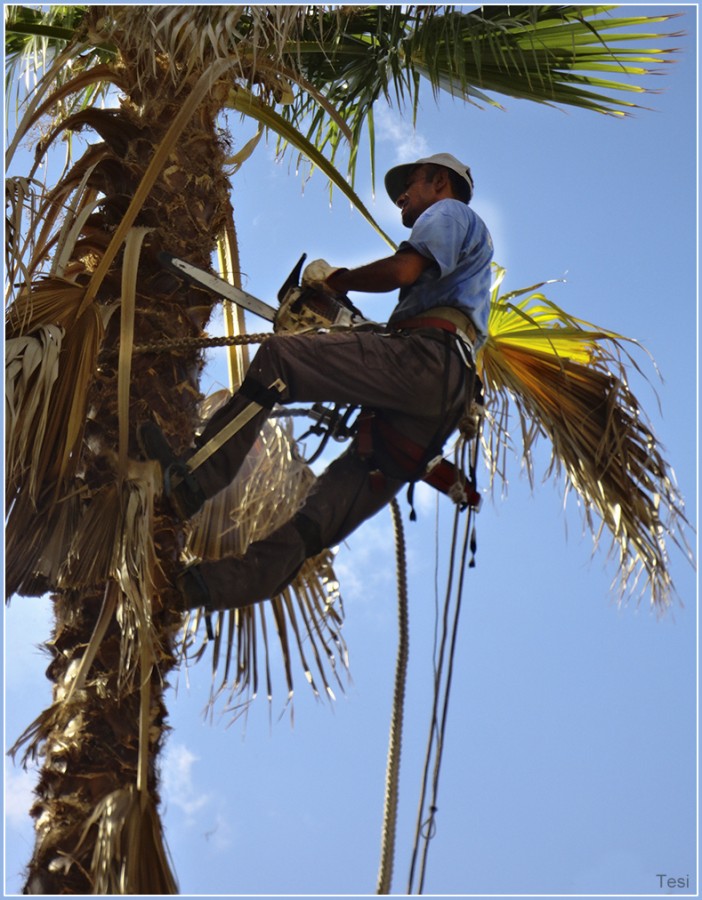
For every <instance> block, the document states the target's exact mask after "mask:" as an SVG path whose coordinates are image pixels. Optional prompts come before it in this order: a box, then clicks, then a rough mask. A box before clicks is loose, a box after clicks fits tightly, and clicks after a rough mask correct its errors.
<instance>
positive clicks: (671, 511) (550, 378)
mask: <svg viewBox="0 0 702 900" xmlns="http://www.w3.org/2000/svg"><path fill="white" fill-rule="evenodd" d="M496 273H497V278H496V283H495V286H494V288H493V296H492V308H491V314H490V320H489V326H488V327H489V336H488V339H487V341H486V343H485V345H484V347H483V349H482V352H481V354H480V358H479V367H480V368H481V370H482V371H481V374H482V378H483V380H484V383H485V390H486V398H487V404H486V405H487V414H488V423H489V429H488V434H487V435H486V436H485V438H484V445H485V449H486V455H487V459H488V464H489V466H490V469H491V473H492V475H493V476H495V475H498V474H499V475H501V476H502V477H503V478H504V475H505V469H504V466H505V461H504V460H505V450H506V448H507V446H508V445H509V430H508V425H509V411H510V404H511V403H513V404H514V405H515V407H516V409H517V413H518V416H519V422H520V426H521V433H522V440H523V459H524V462H525V464H526V467H527V470H528V472H529V476H530V479H531V480H532V484H533V447H534V444H535V442H536V440H537V438H538V437H539V436H542V435H543V436H545V437H547V438H548V439H549V440H550V441H551V445H552V451H551V452H552V455H551V466H550V469H549V474H551V473H553V472H555V473H560V472H561V471H562V472H563V473H564V474H565V478H566V490H568V489H570V488H572V489H574V490H575V491H576V492H577V493H578V494H579V495H580V497H581V498H582V501H583V504H584V511H585V519H586V522H587V525H588V527H589V529H590V530H591V531H592V533H593V537H594V539H595V542H596V543H597V541H598V540H599V537H600V534H601V531H602V529H603V528H606V529H607V530H608V531H609V532H610V534H611V536H612V546H613V548H617V549H618V554H619V560H618V582H619V589H620V593H621V595H622V596H624V595H629V594H631V593H632V592H635V591H636V590H637V585H638V583H639V582H640V578H641V576H642V575H643V576H644V584H643V586H641V593H644V592H646V591H647V590H649V591H650V598H651V602H652V605H653V606H655V607H657V608H661V609H662V608H664V607H665V606H667V605H668V603H669V601H670V595H671V593H672V590H673V584H672V580H671V576H670V570H669V557H668V551H667V541H668V539H670V540H672V541H673V542H675V543H676V544H678V546H680V547H681V548H682V549H685V550H686V549H687V547H686V542H685V538H684V534H683V532H684V529H685V527H686V526H687V525H688V523H687V520H686V519H685V516H684V513H683V503H682V499H681V497H680V495H679V493H678V491H677V488H676V485H675V482H674V477H673V474H672V472H671V470H670V467H669V465H668V463H667V462H666V460H665V459H664V457H663V454H662V449H661V446H660V444H659V443H658V441H657V439H656V437H655V435H654V433H653V430H652V427H651V425H650V424H649V423H648V421H647V419H646V417H645V415H644V412H643V409H642V408H641V406H640V404H639V402H638V400H637V398H636V396H635V395H634V393H633V392H632V390H631V387H630V385H629V383H628V379H627V367H628V366H633V367H634V368H636V369H638V366H637V365H636V363H635V361H634V359H633V357H632V356H631V354H629V353H628V352H627V351H626V350H625V344H626V343H630V344H636V342H635V341H632V340H631V339H629V338H625V337H623V336H621V335H618V334H614V333H613V332H610V331H606V330H604V329H601V328H597V327H596V326H594V325H591V324H589V323H587V322H584V321H583V320H580V319H576V318H574V317H572V316H569V315H567V314H566V313H565V312H564V311H563V310H561V309H560V308H559V307H558V306H556V305H555V304H554V303H552V302H551V301H549V300H548V299H547V298H546V297H545V296H544V295H543V294H542V293H541V292H540V290H539V289H540V288H542V287H543V286H544V284H545V283H542V284H538V285H533V286H532V287H530V288H526V289H524V290H520V291H515V292H512V293H509V294H506V295H503V296H498V291H499V287H500V284H501V282H502V280H503V278H504V274H505V272H504V269H500V268H497V267H496ZM637 346H638V345H637ZM688 555H689V553H688Z"/></svg>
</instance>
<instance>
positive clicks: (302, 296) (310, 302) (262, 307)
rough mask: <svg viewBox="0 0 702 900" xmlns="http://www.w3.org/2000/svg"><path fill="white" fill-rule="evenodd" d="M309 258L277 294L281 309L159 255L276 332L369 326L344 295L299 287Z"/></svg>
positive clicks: (164, 262) (178, 271)
mask: <svg viewBox="0 0 702 900" xmlns="http://www.w3.org/2000/svg"><path fill="white" fill-rule="evenodd" d="M306 259H307V254H306V253H303V254H302V256H301V257H300V259H299V260H298V262H297V264H296V265H295V266H294V267H293V269H292V271H291V272H290V274H289V275H288V277H287V278H286V279H285V281H284V283H283V285H282V286H281V288H280V290H279V291H278V308H277V309H276V308H275V307H273V306H270V305H269V304H268V303H264V301H263V300H259V299H258V297H254V296H253V294H249V293H248V292H247V291H244V290H242V289H241V288H237V287H234V285H232V284H229V282H228V281H225V280H224V279H223V278H219V277H218V276H217V275H212V274H211V273H210V272H208V271H206V270H205V269H200V268H198V267H197V266H194V265H193V264H192V263H189V262H186V261H185V260H184V259H179V258H178V257H177V256H171V254H170V253H165V252H163V253H160V254H159V261H160V262H161V263H162V265H164V266H165V267H166V268H168V269H170V270H171V271H173V272H175V273H176V274H178V275H180V276H181V277H182V278H185V279H187V280H188V281H190V282H192V283H194V284H197V285H199V286H200V287H204V288H207V289H208V290H209V291H212V293H214V294H218V295H219V296H220V297H224V298H225V299H226V300H231V301H232V302H233V303H236V304H237V306H241V307H242V308H243V309H246V310H248V311H249V312H252V313H254V314H255V315H257V316H260V317H261V318H263V319H266V320H267V321H269V322H272V323H273V330H274V331H275V332H276V333H288V334H290V333H297V332H301V331H310V330H311V331H315V330H320V329H329V328H353V327H355V326H357V325H362V324H364V323H368V321H369V320H368V319H366V318H364V316H363V314H362V313H361V312H360V310H358V309H356V307H355V306H354V305H353V303H351V301H350V300H349V299H348V297H346V296H345V295H341V296H336V297H331V296H329V295H328V294H324V293H322V292H321V291H317V290H314V289H313V288H310V287H305V286H304V285H302V286H301V285H300V283H299V282H300V274H301V272H302V266H303V265H304V262H305V260H306Z"/></svg>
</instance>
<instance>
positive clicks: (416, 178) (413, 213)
mask: <svg viewBox="0 0 702 900" xmlns="http://www.w3.org/2000/svg"><path fill="white" fill-rule="evenodd" d="M437 199H438V194H437V192H436V190H435V188H434V183H433V181H427V179H426V166H418V167H417V168H416V169H413V170H412V171H411V172H410V174H409V175H408V176H407V180H406V182H405V189H404V191H403V192H402V193H401V194H400V196H399V197H398V198H397V200H396V201H395V203H396V204H397V205H398V206H399V207H400V209H401V211H402V224H403V225H406V226H407V228H411V227H412V226H413V225H414V223H415V222H416V221H417V219H418V218H419V216H421V214H422V213H423V212H424V210H425V209H429V207H430V206H432V205H433V204H434V203H436V201H437Z"/></svg>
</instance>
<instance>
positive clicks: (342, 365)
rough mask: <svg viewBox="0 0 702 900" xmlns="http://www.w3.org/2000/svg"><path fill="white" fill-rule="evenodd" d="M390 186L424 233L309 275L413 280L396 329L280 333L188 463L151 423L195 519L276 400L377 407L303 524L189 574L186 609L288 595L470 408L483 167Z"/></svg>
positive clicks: (147, 433) (401, 283) (176, 505)
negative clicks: (477, 204) (477, 208)
mask: <svg viewBox="0 0 702 900" xmlns="http://www.w3.org/2000/svg"><path fill="white" fill-rule="evenodd" d="M385 185H386V188H387V191H388V194H389V195H390V198H391V199H392V200H393V202H394V203H396V204H397V206H399V208H400V210H401V212H402V222H403V224H404V225H405V226H406V227H408V228H411V229H412V230H411V233H410V236H409V239H408V240H407V241H405V242H403V243H402V244H401V245H400V247H399V249H398V251H397V253H395V254H394V255H393V256H390V257H386V258H384V259H380V260H377V261H375V262H372V263H370V264H368V265H365V266H361V267H360V268H357V269H352V270H349V269H334V268H332V267H331V266H329V264H328V263H326V262H324V260H317V261H315V262H313V263H310V264H309V265H308V266H307V268H306V269H305V271H304V273H303V277H302V283H303V285H306V286H308V287H310V288H313V289H316V290H318V291H321V292H323V293H326V294H329V295H332V296H334V295H339V294H346V292H347V291H367V292H386V291H391V290H395V289H397V288H399V289H400V295H399V302H398V304H397V306H396V307H395V310H394V311H393V313H392V315H391V317H390V320H389V323H388V325H387V327H380V326H379V327H371V328H368V329H366V328H365V327H363V328H362V329H360V330H350V331H349V330H345V331H333V332H331V333H330V332H325V333H312V334H309V333H308V334H295V335H277V336H274V337H272V338H271V339H269V340H268V341H266V342H265V343H264V344H263V346H262V347H261V349H260V350H259V352H258V353H257V354H256V357H255V358H254V360H253V362H252V364H251V367H250V369H249V372H248V374H247V376H246V379H245V380H244V382H243V384H242V386H241V388H240V390H239V391H237V393H236V394H235V395H234V396H233V397H232V398H231V400H230V401H229V402H228V403H227V404H226V406H224V407H223V408H222V409H221V410H220V411H218V412H217V413H216V414H215V415H214V416H213V417H212V418H211V419H210V420H209V422H208V423H207V425H206V426H205V428H204V431H203V433H202V435H201V437H200V439H199V448H198V450H194V451H192V452H191V453H190V454H188V456H187V457H186V459H184V460H178V459H176V457H175V455H174V454H173V452H172V451H171V450H170V447H169V446H168V444H167V443H166V441H165V439H164V437H163V435H162V434H161V431H160V429H159V428H158V427H157V426H156V425H154V424H153V423H144V424H143V425H142V427H141V429H140V435H141V443H142V447H143V450H144V452H145V453H146V455H147V456H149V457H151V458H154V459H158V460H159V462H160V463H161V465H162V467H163V473H164V488H165V493H166V496H167V498H168V499H169V502H170V505H171V506H172V508H173V510H174V512H175V513H177V514H178V515H179V516H180V517H181V518H187V517H189V516H192V515H193V514H194V513H195V512H197V511H198V510H199V508H200V507H201V506H202V504H203V503H204V502H205V500H206V499H208V498H209V497H212V496H214V495H215V494H216V493H218V492H219V491H220V490H222V489H223V488H225V487H226V486H227V485H228V484H229V483H230V482H231V481H232V480H233V479H234V478H235V476H236V474H237V472H238V471H239V469H240V467H241V465H242V463H243V461H244V458H245V456H246V454H247V453H248V451H249V450H250V448H251V446H252V444H253V442H254V440H255V439H256V436H257V435H258V432H259V430H260V428H261V425H262V423H263V421H264V420H265V419H266V418H267V416H268V414H269V412H270V410H271V408H272V407H273V405H274V404H275V403H290V402H293V401H298V402H300V401H301V402H318V401H333V402H336V403H344V404H352V405H354V406H361V407H362V408H363V409H364V411H365V412H364V415H363V416H362V418H363V420H364V422H366V423H368V424H367V430H366V428H365V427H363V428H361V429H360V430H359V434H357V436H356V438H355V439H354V441H353V443H352V445H351V446H350V448H349V449H348V450H347V451H346V452H345V453H344V454H342V456H341V457H340V458H339V459H337V460H335V461H334V462H333V463H332V464H331V465H330V466H329V467H328V468H327V470H326V471H325V472H324V474H323V475H322V476H321V477H320V479H319V480H318V482H317V484H316V486H315V488H314V489H313V491H312V492H311V494H310V495H309V497H308V498H307V500H306V502H305V505H304V506H303V508H302V509H301V510H300V511H299V512H298V513H297V514H296V515H295V516H294V517H293V518H292V519H291V520H290V521H289V522H287V523H286V524H284V525H283V526H282V527H281V528H279V529H278V530H277V531H275V532H274V533H273V534H272V535H270V536H269V537H267V538H266V539H264V540H261V541H258V542H256V543H254V544H252V545H251V546H250V547H249V549H248V551H247V552H246V554H245V556H243V557H242V558H234V557H225V558H224V559H221V560H216V561H203V562H201V563H199V564H197V565H194V566H190V567H188V568H187V569H186V570H185V571H184V572H183V573H182V575H181V577H180V586H181V590H182V593H183V595H184V601H185V607H186V608H196V607H199V606H204V607H205V608H206V609H226V608H235V607H240V606H246V605H249V604H251V603H253V602H256V601H260V600H264V599H266V598H269V597H272V596H275V594H277V593H279V592H280V591H281V590H282V589H283V588H284V587H285V586H287V585H288V584H289V583H290V581H291V580H292V578H294V576H295V574H296V573H297V571H298V570H299V568H300V566H301V565H302V563H303V562H304V560H305V559H306V558H308V557H311V556H314V555H316V554H318V553H319V552H320V551H321V550H322V549H323V548H325V547H330V546H332V545H334V544H337V543H339V542H340V541H341V540H343V539H344V538H345V537H346V536H348V535H349V534H350V533H351V532H352V531H353V530H354V529H355V528H357V527H358V525H360V524H361V522H363V521H365V520H366V519H367V518H369V517H370V516H372V515H373V514H374V513H376V512H377V511H378V510H379V509H380V508H381V507H383V506H384V505H385V504H386V503H388V502H389V501H390V500H391V498H392V497H393V496H394V495H395V494H396V493H397V492H398V490H399V489H400V487H401V486H402V484H403V483H406V482H407V481H410V482H411V481H415V480H417V479H418V478H420V477H421V476H422V475H423V474H424V472H425V470H426V467H427V464H428V463H429V461H430V460H431V459H433V458H434V457H435V456H436V455H437V454H439V453H440V452H441V448H442V447H443V444H444V442H445V441H446V439H447V438H448V436H449V435H450V434H451V432H452V431H454V429H455V428H456V426H457V425H458V422H459V420H460V419H461V418H462V417H463V415H464V414H465V412H466V411H467V408H468V407H469V406H470V403H471V401H472V398H473V392H474V386H475V366H474V362H473V357H474V352H475V348H476V346H479V345H480V343H482V341H483V340H484V338H485V334H486V326H487V317H488V309H489V298H490V278H491V274H490V263H491V261H492V240H491V238H490V234H489V232H488V230H487V228H486V226H485V224H484V223H483V221H482V220H481V219H480V218H479V216H477V215H476V214H475V213H474V212H473V210H472V209H470V207H469V205H468V204H469V202H470V200H471V197H472V194H473V180H472V176H471V173H470V169H469V168H468V166H466V165H464V164H463V163H461V162H459V161H458V160H457V159H456V158H455V157H453V156H451V155H450V154H448V153H440V154H437V155H435V156H432V157H428V158H425V159H420V160H417V161H416V162H414V163H408V164H406V165H401V166H396V167H395V168H393V169H391V170H390V171H389V172H388V173H387V175H386V177H385ZM370 410H373V413H372V416H373V421H371V414H369V411H370Z"/></svg>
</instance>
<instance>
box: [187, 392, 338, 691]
mask: <svg viewBox="0 0 702 900" xmlns="http://www.w3.org/2000/svg"><path fill="white" fill-rule="evenodd" d="M228 396H229V392H228V391H220V392H219V393H218V394H216V395H212V396H211V397H210V398H208V400H207V402H206V404H205V405H204V407H203V417H204V418H208V417H209V416H210V415H212V413H213V412H214V410H215V409H216V408H217V406H218V404H220V403H222V402H224V401H225V400H226V399H227V398H228ZM314 480H315V476H314V474H313V473H312V471H311V469H310V468H309V467H308V466H307V465H306V464H305V463H304V461H303V460H301V459H300V458H299V455H298V454H297V452H296V450H295V443H294V439H293V436H292V430H291V427H290V425H289V424H288V425H287V426H284V425H283V424H282V423H281V422H276V423H270V422H269V423H267V424H266V425H265V426H264V428H263V429H262V431H261V434H260V436H259V439H258V441H257V443H256V444H255V445H254V447H253V448H252V450H251V452H250V453H249V455H248V456H247V458H246V460H245V461H244V464H243V466H242V468H241V469H240V471H239V473H238V475H237V477H236V479H235V480H234V481H233V482H232V484H231V485H229V487H228V488H226V489H225V490H224V491H221V492H220V493H219V494H217V495H216V496H215V497H213V498H212V499H211V500H208V501H207V503H206V504H205V506H204V508H203V510H202V511H201V512H200V513H199V514H198V516H197V517H196V518H195V519H194V520H193V522H192V531H191V533H190V535H189V539H188V544H187V551H186V552H187V553H188V555H190V556H192V557H195V558H206V559H220V558H222V557H223V556H241V555H243V554H244V552H245V551H246V548H247V547H248V546H249V544H251V543H253V542H254V541H258V540H262V539H263V538H265V537H267V536H268V535H269V534H271V533H272V532H273V531H274V530H275V529H276V528H278V527H279V526H280V525H282V524H283V523H284V522H286V521H288V520H289V519H290V518H291V517H292V516H293V515H294V514H295V513H296V512H297V510H298V509H299V508H300V506H301V505H302V503H303V501H304V499H305V497H306V496H307V493H308V492H309V490H310V488H311V486H312V484H313V483H314ZM271 616H272V618H273V624H274V626H275V630H276V633H277V635H278V644H279V650H280V652H281V654H282V661H283V669H284V672H285V678H286V685H287V691H288V696H289V697H290V696H292V692H293V665H292V662H293V649H294V648H296V649H297V654H298V656H299V658H300V661H301V664H302V668H303V672H304V675H305V678H306V680H307V681H308V683H309V684H310V686H311V687H312V689H313V691H314V692H315V694H320V693H322V692H323V693H325V694H326V695H327V696H328V697H332V698H333V696H334V691H333V689H332V687H331V681H330V675H331V676H332V679H333V680H335V681H336V682H337V684H338V685H339V686H341V688H342V690H343V685H342V683H341V681H340V673H341V672H342V671H344V670H345V668H346V666H347V652H346V646H345V643H344V641H343V638H342V636H341V633H340V628H341V625H342V621H343V610H342V607H341V601H340V598H339V596H338V582H337V580H336V576H335V575H334V570H333V554H332V553H331V552H330V551H325V552H323V553H321V554H320V555H319V556H317V557H315V558H313V559H309V560H307V561H306V562H305V564H304V565H303V567H302V569H301V570H300V572H299V573H298V575H297V577H296V578H295V580H294V581H293V583H292V584H291V585H290V587H289V588H287V589H286V590H285V591H284V592H283V594H282V595H281V596H280V597H278V598H274V600H273V601H272V603H270V604H259V605H256V606H249V607H245V608H243V609H238V610H230V611H222V612H218V613H214V614H213V620H214V621H215V624H216V628H215V641H214V646H213V657H212V661H213V678H214V679H215V680H216V684H215V687H214V690H213V700H214V699H215V697H217V696H218V695H219V694H221V693H227V694H228V701H227V702H228V704H229V708H230V709H238V708H242V705H243V707H245V706H246V703H247V702H248V700H250V699H253V698H254V697H255V696H256V694H257V693H258V692H259V685H260V680H261V674H260V672H259V666H265V679H266V685H265V690H266V695H267V696H268V698H269V700H270V699H271V698H272V695H273V685H272V677H271V669H270V662H269V659H268V657H269V655H270V653H271V652H272V648H271V647H270V646H269V628H268V626H267V625H266V620H267V619H268V618H270V617H271ZM299 620H300V621H301V622H302V623H303V627H301V626H300V624H299ZM199 622H200V616H199V615H193V616H192V617H191V621H190V626H189V628H187V629H186V631H185V633H184V635H183V652H185V653H186V655H188V653H189V650H188V647H189V646H190V644H191V642H192V637H193V634H194V632H195V631H196V630H197V628H198V625H199ZM259 640H260V641H261V644H262V646H261V648H258V647H257V644H258V642H259ZM203 649H204V648H202V647H201V648H200V649H199V650H197V651H195V656H196V657H199V656H200V655H201V654H202V652H203ZM318 679H319V680H320V683H321V690H320V688H319V687H318V686H317V680H318ZM242 695H243V697H244V698H245V699H243V700H242Z"/></svg>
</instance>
